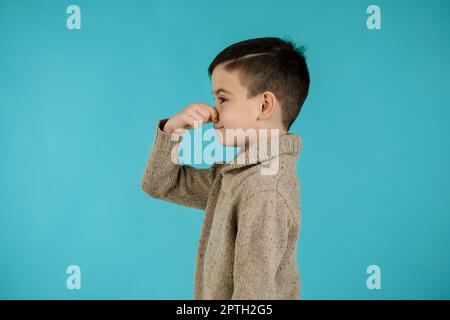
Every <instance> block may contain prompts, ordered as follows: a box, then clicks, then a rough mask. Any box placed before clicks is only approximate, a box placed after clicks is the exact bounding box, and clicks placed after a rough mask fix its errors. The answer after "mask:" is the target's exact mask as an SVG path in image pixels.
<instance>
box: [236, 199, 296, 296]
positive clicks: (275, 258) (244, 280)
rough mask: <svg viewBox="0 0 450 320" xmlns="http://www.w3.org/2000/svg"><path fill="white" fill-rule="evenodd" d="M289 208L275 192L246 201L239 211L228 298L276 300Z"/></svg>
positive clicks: (287, 234) (286, 239) (287, 230)
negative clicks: (231, 283)
mask: <svg viewBox="0 0 450 320" xmlns="http://www.w3.org/2000/svg"><path fill="white" fill-rule="evenodd" d="M290 223H291V221H290V215H289V209H288V207H287V206H286V202H285V199H284V198H283V197H282V196H281V195H280V194H279V193H278V192H277V191H264V192H261V193H259V194H256V195H253V196H252V197H251V198H249V199H248V200H247V201H246V202H245V204H244V205H243V207H242V209H241V210H239V212H238V222H237V237H236V242H235V259H234V270H233V276H234V280H233V281H234V283H233V284H234V290H233V295H232V297H231V299H233V300H248V299H251V300H253V299H278V297H277V296H276V293H277V292H279V289H280V288H278V287H277V285H278V284H277V279H276V274H277V270H278V268H279V267H280V262H281V259H282V257H283V255H284V252H285V250H286V246H287V242H288V236H289V227H290Z"/></svg>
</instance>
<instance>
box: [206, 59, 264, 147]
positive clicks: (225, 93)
mask: <svg viewBox="0 0 450 320" xmlns="http://www.w3.org/2000/svg"><path fill="white" fill-rule="evenodd" d="M211 85H212V90H213V94H214V99H215V108H216V110H217V112H218V114H219V122H218V123H215V124H214V127H215V128H216V130H217V131H218V136H219V141H220V143H222V144H223V145H225V146H231V147H242V146H243V143H242V142H243V141H248V140H247V139H245V138H244V137H243V135H242V134H238V136H240V137H241V138H238V137H235V138H233V139H231V138H229V139H227V136H226V134H227V131H228V132H229V133H230V132H231V133H233V134H234V133H238V132H239V131H235V129H242V130H243V131H244V132H245V131H246V130H248V129H255V130H257V129H258V125H259V123H258V121H257V119H258V115H259V113H260V107H261V98H260V96H259V95H257V96H255V97H253V98H251V99H247V88H246V87H244V86H243V85H242V84H241V82H240V79H239V72H238V71H234V72H228V71H226V70H225V68H224V67H223V64H219V65H218V66H217V67H215V68H214V70H213V73H212V76H211ZM244 143H245V142H244Z"/></svg>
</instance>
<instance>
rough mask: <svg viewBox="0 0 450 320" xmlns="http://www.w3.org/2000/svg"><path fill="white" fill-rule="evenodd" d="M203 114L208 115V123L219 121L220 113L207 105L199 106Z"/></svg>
mask: <svg viewBox="0 0 450 320" xmlns="http://www.w3.org/2000/svg"><path fill="white" fill-rule="evenodd" d="M199 106H200V107H201V108H200V110H202V112H204V113H207V121H212V122H217V121H219V113H218V112H217V110H216V108H214V107H213V106H210V105H208V104H206V103H204V104H201V105H199Z"/></svg>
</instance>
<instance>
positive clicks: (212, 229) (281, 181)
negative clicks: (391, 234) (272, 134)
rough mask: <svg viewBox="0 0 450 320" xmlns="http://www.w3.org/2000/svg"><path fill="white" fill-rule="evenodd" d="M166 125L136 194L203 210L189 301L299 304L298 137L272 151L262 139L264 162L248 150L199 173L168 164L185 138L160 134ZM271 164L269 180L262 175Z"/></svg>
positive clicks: (289, 137)
mask: <svg viewBox="0 0 450 320" xmlns="http://www.w3.org/2000/svg"><path fill="white" fill-rule="evenodd" d="M167 120H168V119H163V120H160V121H158V123H157V127H156V137H155V140H154V142H153V147H152V150H151V152H150V156H149V158H148V161H147V166H146V168H145V172H144V175H143V178H142V189H143V191H145V192H146V193H147V194H149V195H150V196H152V197H154V198H157V199H162V200H166V201H170V202H173V203H176V204H180V205H183V206H188V207H193V208H198V209H202V210H205V216H204V221H203V226H202V231H201V234H200V239H199V243H198V250H197V259H196V271H195V277H194V299H240V300H241V299H298V298H299V295H300V274H299V269H298V264H297V240H298V237H299V229H300V217H301V208H300V183H299V181H298V178H297V174H296V170H297V169H296V162H297V160H298V156H299V152H300V150H301V139H300V136H299V135H298V134H291V133H288V134H285V135H282V136H280V137H279V139H277V140H278V143H277V144H275V142H274V139H270V138H269V139H267V141H268V143H267V146H268V148H267V150H268V151H266V152H263V153H262V154H263V156H257V157H254V155H255V154H258V155H260V153H259V152H256V150H257V149H255V148H252V147H250V148H248V149H247V150H245V151H242V150H241V151H240V152H239V153H238V155H237V156H236V158H235V159H234V160H232V161H230V162H228V163H218V162H217V163H214V164H213V165H212V166H211V167H210V168H205V169H197V168H194V167H192V166H190V165H181V164H177V163H174V162H173V161H172V159H171V153H174V154H175V157H177V155H178V152H177V150H178V147H179V143H180V142H181V141H182V139H183V137H182V136H179V137H178V139H173V137H172V134H169V133H166V132H164V131H163V130H162V128H163V127H164V124H165V122H166V121H167ZM274 146H276V147H274ZM275 151H276V152H275ZM264 154H266V156H264ZM242 158H243V159H245V160H244V161H237V159H242ZM274 161H276V162H277V163H278V170H276V172H275V174H271V175H267V174H261V172H262V171H261V170H262V169H263V168H264V167H265V168H269V166H270V165H272V166H273V163H274Z"/></svg>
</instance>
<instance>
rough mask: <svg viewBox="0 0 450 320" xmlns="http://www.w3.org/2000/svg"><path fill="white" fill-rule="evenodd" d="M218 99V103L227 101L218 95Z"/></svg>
mask: <svg viewBox="0 0 450 320" xmlns="http://www.w3.org/2000/svg"><path fill="white" fill-rule="evenodd" d="M219 101H220V103H224V102H226V101H227V99H226V98H224V97H219Z"/></svg>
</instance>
